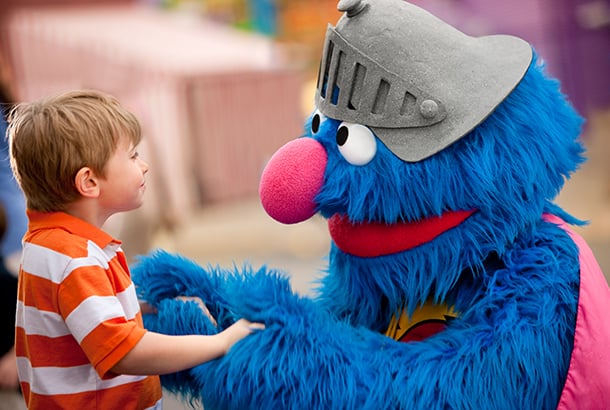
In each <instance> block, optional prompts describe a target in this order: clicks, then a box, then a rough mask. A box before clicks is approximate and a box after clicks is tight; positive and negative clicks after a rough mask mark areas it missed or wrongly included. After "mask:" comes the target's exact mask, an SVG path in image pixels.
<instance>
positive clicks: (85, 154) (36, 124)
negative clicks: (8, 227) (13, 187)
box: [7, 90, 141, 212]
mask: <svg viewBox="0 0 610 410" xmlns="http://www.w3.org/2000/svg"><path fill="white" fill-rule="evenodd" d="M8 121H9V127H8V130H7V135H8V138H9V144H10V157H11V167H12V169H13V173H14V174H15V177H16V179H17V181H18V182H19V185H20V186H21V188H22V190H23V192H24V193H25V197H26V200H27V207H28V209H32V210H36V211H43V212H52V211H62V210H65V206H66V205H68V204H70V203H72V202H73V201H74V200H76V199H78V198H79V196H80V194H79V192H78V191H77V190H76V187H75V181H74V179H75V177H76V174H77V172H78V171H79V170H80V169H81V168H83V167H89V168H91V169H92V170H93V172H94V173H95V174H96V175H98V176H99V177H102V178H103V177H104V176H105V169H104V168H105V165H106V163H107V162H108V159H109V158H110V157H111V155H112V154H113V153H114V151H115V149H116V147H117V144H118V141H119V138H120V137H121V136H125V137H127V138H129V139H130V141H131V142H132V143H133V145H134V146H135V145H137V144H138V143H139V142H140V140H141V128H140V124H139V122H138V120H137V118H136V117H135V116H134V115H133V114H132V113H131V112H129V111H127V110H126V109H125V108H123V107H122V106H121V105H120V104H119V102H118V101H117V99H116V98H114V97H112V96H110V95H107V94H104V93H102V92H99V91H93V90H84V91H71V92H67V93H63V94H59V95H56V96H52V97H48V98H43V99H41V100H38V101H35V102H31V103H22V104H19V105H17V106H15V107H14V108H13V109H12V110H11V111H10V113H9V116H8Z"/></svg>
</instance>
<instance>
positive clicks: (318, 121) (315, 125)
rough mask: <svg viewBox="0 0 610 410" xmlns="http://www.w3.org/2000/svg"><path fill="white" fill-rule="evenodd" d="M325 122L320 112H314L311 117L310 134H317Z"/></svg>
mask: <svg viewBox="0 0 610 410" xmlns="http://www.w3.org/2000/svg"><path fill="white" fill-rule="evenodd" d="M324 120H326V117H325V116H324V114H322V113H321V112H320V110H315V111H314V113H313V115H312V116H311V133H312V134H313V135H315V134H317V133H318V132H319V131H320V127H321V126H322V123H323V122H324Z"/></svg>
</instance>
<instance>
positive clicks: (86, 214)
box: [65, 198, 110, 229]
mask: <svg viewBox="0 0 610 410" xmlns="http://www.w3.org/2000/svg"><path fill="white" fill-rule="evenodd" d="M65 212H66V213H67V214H69V215H72V216H74V217H76V218H79V219H82V220H83V221H85V222H87V223H89V224H91V225H93V226H95V227H97V228H100V229H101V228H102V226H103V225H104V224H105V223H106V220H107V219H108V218H109V217H110V215H105V214H102V213H101V212H100V209H99V206H98V203H97V201H95V200H92V199H89V198H80V199H77V200H76V201H74V202H72V203H70V204H68V205H67V206H66V208H65Z"/></svg>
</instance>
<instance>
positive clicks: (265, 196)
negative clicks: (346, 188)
mask: <svg viewBox="0 0 610 410" xmlns="http://www.w3.org/2000/svg"><path fill="white" fill-rule="evenodd" d="M327 159H328V157H327V155H326V150H325V149H324V147H323V146H322V145H321V144H320V143H319V142H317V141H316V140H314V139H312V138H298V139H296V140H293V141H290V142H289V143H287V144H286V145H284V146H283V147H281V148H280V149H279V150H278V151H277V152H276V153H275V154H273V156H272V157H271V159H270V160H269V163H268V164H267V166H266V167H265V169H264V170H263V174H262V176H261V182H260V186H259V191H258V192H259V195H260V199H261V203H262V205H263V208H265V211H267V213H268V214H269V216H271V217H272V218H273V219H275V220H276V221H278V222H282V223H285V224H293V223H297V222H302V221H305V220H307V219H309V218H311V217H312V216H313V215H314V214H315V212H316V209H315V208H316V204H315V202H314V198H315V197H316V195H317V193H318V192H319V191H320V188H321V187H322V183H323V180H324V171H325V169H326V162H327Z"/></svg>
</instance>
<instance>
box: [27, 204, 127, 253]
mask: <svg viewBox="0 0 610 410" xmlns="http://www.w3.org/2000/svg"><path fill="white" fill-rule="evenodd" d="M26 212H27V215H28V219H29V223H28V231H29V232H30V233H31V232H34V231H38V230H44V229H63V230H65V231H67V232H70V233H72V234H74V235H78V236H81V237H83V238H86V239H88V240H90V241H92V242H94V243H95V244H96V245H97V246H99V247H100V248H102V249H103V248H105V247H106V246H108V245H110V244H111V243H114V244H116V245H120V244H121V241H120V240H118V239H115V238H113V237H112V236H110V235H109V234H108V233H106V232H104V231H103V230H101V229H100V228H98V227H96V226H93V225H91V224H90V223H88V222H85V221H83V220H82V219H80V218H77V217H75V216H72V215H70V214H67V213H65V212H39V211H33V210H31V209H28V210H27V211H26Z"/></svg>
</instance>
